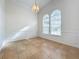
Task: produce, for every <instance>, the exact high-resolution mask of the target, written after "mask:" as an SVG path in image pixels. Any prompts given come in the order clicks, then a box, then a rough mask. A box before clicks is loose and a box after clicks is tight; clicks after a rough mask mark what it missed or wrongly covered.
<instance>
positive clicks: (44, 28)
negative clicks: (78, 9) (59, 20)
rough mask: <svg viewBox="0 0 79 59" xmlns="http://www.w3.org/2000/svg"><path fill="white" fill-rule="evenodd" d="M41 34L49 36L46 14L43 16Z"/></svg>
mask: <svg viewBox="0 0 79 59" xmlns="http://www.w3.org/2000/svg"><path fill="white" fill-rule="evenodd" d="M43 33H44V34H49V15H48V14H46V15H44V16H43Z"/></svg>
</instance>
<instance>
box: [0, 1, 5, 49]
mask: <svg viewBox="0 0 79 59" xmlns="http://www.w3.org/2000/svg"><path fill="white" fill-rule="evenodd" d="M4 11H5V9H4V0H0V48H1V46H2V43H3V41H4V38H5V14H4Z"/></svg>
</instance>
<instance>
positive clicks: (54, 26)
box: [43, 9, 61, 35]
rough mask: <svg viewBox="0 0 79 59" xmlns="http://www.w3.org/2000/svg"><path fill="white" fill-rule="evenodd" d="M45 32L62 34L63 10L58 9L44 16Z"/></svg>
mask: <svg viewBox="0 0 79 59" xmlns="http://www.w3.org/2000/svg"><path fill="white" fill-rule="evenodd" d="M43 33H44V34H51V35H61V11H60V10H58V9H56V10H54V11H53V12H52V13H51V15H50V16H49V15H48V14H47V15H44V16H43Z"/></svg>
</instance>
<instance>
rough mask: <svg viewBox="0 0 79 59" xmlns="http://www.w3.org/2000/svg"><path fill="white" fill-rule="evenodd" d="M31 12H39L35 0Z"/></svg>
mask: <svg viewBox="0 0 79 59" xmlns="http://www.w3.org/2000/svg"><path fill="white" fill-rule="evenodd" d="M32 12H33V13H38V12H39V5H38V4H37V2H36V0H35V3H34V4H33V5H32Z"/></svg>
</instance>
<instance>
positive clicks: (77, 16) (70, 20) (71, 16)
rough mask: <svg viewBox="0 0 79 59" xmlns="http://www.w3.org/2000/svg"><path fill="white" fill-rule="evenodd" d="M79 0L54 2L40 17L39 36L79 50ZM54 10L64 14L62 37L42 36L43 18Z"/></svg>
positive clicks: (53, 0) (56, 0)
mask: <svg viewBox="0 0 79 59" xmlns="http://www.w3.org/2000/svg"><path fill="white" fill-rule="evenodd" d="M78 2H79V0H52V1H51V2H50V3H49V4H48V5H46V6H45V7H44V8H43V9H42V10H41V11H40V13H39V15H38V19H39V21H38V23H39V27H38V28H39V36H41V37H43V38H48V39H51V40H53V41H57V42H60V43H64V44H67V45H70V46H74V47H78V48H79V3H78ZM54 9H60V10H61V12H62V36H53V35H52V36H51V35H45V34H42V17H43V15H45V14H49V15H50V13H51V12H52V11H53V10H54Z"/></svg>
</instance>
